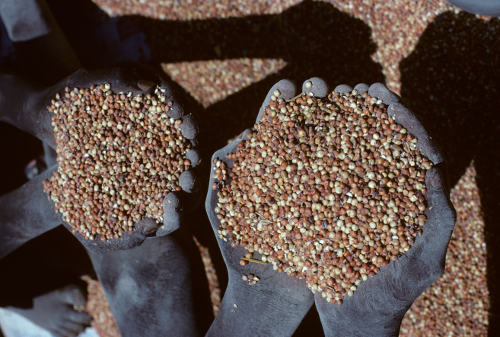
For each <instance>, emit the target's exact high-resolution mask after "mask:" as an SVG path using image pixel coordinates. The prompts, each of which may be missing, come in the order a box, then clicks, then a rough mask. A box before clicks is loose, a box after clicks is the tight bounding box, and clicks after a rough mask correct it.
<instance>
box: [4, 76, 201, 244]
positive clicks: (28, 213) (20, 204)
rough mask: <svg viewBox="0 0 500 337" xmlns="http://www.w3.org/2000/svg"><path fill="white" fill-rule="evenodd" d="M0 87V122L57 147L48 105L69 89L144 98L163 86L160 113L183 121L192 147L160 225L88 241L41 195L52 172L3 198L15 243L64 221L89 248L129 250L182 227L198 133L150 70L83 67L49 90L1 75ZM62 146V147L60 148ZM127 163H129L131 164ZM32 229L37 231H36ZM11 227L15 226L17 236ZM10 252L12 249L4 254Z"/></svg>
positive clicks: (140, 225) (140, 224) (146, 222)
mask: <svg viewBox="0 0 500 337" xmlns="http://www.w3.org/2000/svg"><path fill="white" fill-rule="evenodd" d="M1 83H2V86H1V88H0V107H1V108H2V109H1V111H0V120H2V121H5V122H7V123H9V124H11V125H13V126H15V127H17V128H19V129H21V130H23V131H26V132H28V133H30V134H32V135H34V136H35V137H37V138H38V139H40V140H42V141H43V142H45V143H46V144H48V145H49V146H50V147H52V148H53V149H56V141H55V137H54V132H53V126H52V117H53V113H52V112H50V111H49V110H48V107H49V106H50V105H51V104H52V103H53V100H54V99H55V98H56V95H60V97H63V95H65V93H66V92H65V88H70V90H72V89H73V88H90V87H91V86H97V85H110V89H111V90H112V91H113V92H114V93H118V92H125V93H131V94H132V95H138V94H142V95H146V94H148V93H151V92H152V91H153V90H155V88H160V89H161V90H162V93H163V95H164V96H165V97H166V100H167V101H168V102H170V103H169V108H168V110H167V109H166V111H163V112H162V113H165V114H166V115H167V117H168V118H167V119H169V118H170V119H172V120H173V121H180V122H175V123H178V126H179V129H180V131H181V134H182V136H183V137H184V138H185V139H186V140H187V142H189V143H190V144H191V145H190V147H191V149H190V150H189V151H188V152H187V153H186V158H187V159H188V160H189V169H187V170H184V171H183V172H182V173H181V174H180V176H179V178H178V185H179V187H180V188H179V189H178V190H177V191H168V190H165V193H164V199H163V201H162V208H163V222H162V223H158V222H157V221H156V220H153V219H151V218H143V219H141V220H140V221H137V222H135V223H134V224H133V225H134V226H133V230H132V231H129V232H123V233H122V235H121V237H118V238H108V239H107V240H104V241H102V240H100V239H99V235H96V234H94V233H92V235H91V236H90V238H91V239H90V240H89V237H87V239H86V238H85V237H84V236H83V235H82V234H81V233H80V232H75V230H74V227H71V226H69V225H68V224H67V223H64V222H63V221H62V218H61V216H60V214H59V213H58V212H57V211H56V208H55V205H54V203H53V202H52V201H51V200H49V197H48V196H47V195H46V194H45V193H44V192H43V190H44V189H43V186H42V182H43V181H45V180H46V179H47V178H50V173H46V174H42V175H40V176H37V177H35V178H34V179H32V180H31V181H29V182H28V183H26V185H25V186H22V187H21V188H19V189H18V190H15V191H14V192H12V193H10V194H7V195H4V196H2V197H1V199H2V202H1V206H0V207H1V209H0V216H1V218H0V219H1V221H0V222H1V226H2V227H1V228H2V232H6V233H7V232H8V234H9V235H8V236H9V237H10V238H11V242H14V241H16V240H15V237H16V236H17V235H19V236H22V237H23V239H22V240H18V241H20V243H21V241H23V240H24V238H28V237H34V236H37V235H39V234H41V233H43V231H45V230H49V229H51V228H53V227H55V226H57V225H59V224H61V223H63V224H64V225H65V226H66V228H68V229H69V230H71V231H72V232H74V233H75V235H76V237H77V238H78V239H79V240H80V241H81V242H82V243H83V244H84V245H85V246H86V247H87V248H90V249H93V248H105V249H127V248H131V247H134V246H137V245H139V244H140V243H141V242H143V241H144V240H145V239H147V238H148V237H154V236H163V235H167V234H169V233H171V232H173V231H175V230H176V229H177V228H178V227H179V226H180V223H181V218H182V209H183V206H184V205H186V207H189V205H191V204H192V201H191V199H192V195H193V193H194V192H196V191H197V187H196V184H195V183H196V179H195V178H196V173H195V172H196V170H195V167H196V166H197V165H198V163H199V161H200V158H199V155H198V152H197V150H196V145H197V144H196V137H197V133H198V129H197V126H196V123H195V122H194V118H193V116H192V115H191V114H187V113H185V112H184V111H183V109H182V107H181V106H180V105H179V103H178V102H177V101H176V99H175V97H174V95H173V93H172V90H171V89H170V87H169V86H168V84H167V83H166V81H165V80H164V79H163V78H161V77H160V76H158V75H156V74H155V73H154V72H152V71H150V70H149V69H146V68H142V67H141V68H138V67H135V68H126V69H124V68H120V69H118V68H116V69H110V70H102V71H87V70H83V69H81V70H78V71H76V72H75V73H73V74H72V75H70V76H69V77H67V78H66V79H64V80H62V81H60V82H59V83H57V84H56V85H54V86H52V87H49V88H37V87H36V86H33V85H31V84H30V83H29V82H27V81H24V80H22V79H20V78H19V77H16V76H13V75H2V82H1ZM120 112H121V113H127V112H128V111H125V110H123V109H121V110H120ZM160 137H161V135H160ZM59 145H61V144H59ZM61 148H64V147H63V146H61ZM58 159H60V158H58ZM126 164H127V165H131V163H126ZM57 168H58V167H57V165H56V167H51V168H50V170H49V172H55V171H56V170H57ZM115 192H117V193H119V192H120V191H115ZM84 201H85V200H82V202H84ZM76 211H78V210H76ZM28 224H29V225H28ZM32 224H34V225H33V226H32ZM33 227H35V229H33V230H32V228H33ZM9 228H10V229H9ZM12 228H16V231H15V233H13V230H12ZM4 229H5V230H4ZM11 232H12V233H11ZM24 241H26V240H24ZM16 246H18V245H17V244H16V245H13V246H12V247H11V248H9V252H10V251H11V250H12V249H15V248H16ZM7 253H8V251H6V252H5V254H7Z"/></svg>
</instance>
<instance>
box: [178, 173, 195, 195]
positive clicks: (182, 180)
mask: <svg viewBox="0 0 500 337" xmlns="http://www.w3.org/2000/svg"><path fill="white" fill-rule="evenodd" d="M195 182H196V179H195V176H194V174H193V171H191V170H187V171H184V172H182V173H181V175H180V176H179V186H180V187H181V188H182V190H183V191H185V192H188V193H192V192H193V191H194V190H195Z"/></svg>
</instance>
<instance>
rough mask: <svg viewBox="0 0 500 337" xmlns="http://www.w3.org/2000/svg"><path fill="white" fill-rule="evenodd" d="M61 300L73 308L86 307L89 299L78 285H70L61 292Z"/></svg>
mask: <svg viewBox="0 0 500 337" xmlns="http://www.w3.org/2000/svg"><path fill="white" fill-rule="evenodd" d="M59 296H60V298H61V300H62V301H63V302H65V303H68V304H71V305H73V306H84V305H85V304H86V303H87V299H86V298H85V295H84V293H83V291H82V290H81V289H80V288H79V287H77V286H76V285H73V284H71V285H68V286H66V287H64V288H63V289H61V290H60V291H59Z"/></svg>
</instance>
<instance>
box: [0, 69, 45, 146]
mask: <svg viewBox="0 0 500 337" xmlns="http://www.w3.org/2000/svg"><path fill="white" fill-rule="evenodd" d="M53 94H55V93H53V90H52V89H47V90H45V91H40V90H38V89H35V88H34V87H32V86H31V85H30V84H28V83H26V82H25V81H23V80H22V79H21V78H19V77H17V76H13V75H10V74H2V75H0V121H3V122H7V123H9V124H11V125H13V126H15V127H16V128H18V129H20V130H23V131H25V132H27V133H29V134H31V135H33V136H35V137H37V138H39V139H40V140H42V141H44V142H47V143H48V144H49V145H50V146H51V147H55V145H54V144H55V142H54V138H53V134H52V124H51V114H50V112H49V111H48V110H47V109H46V104H47V103H49V101H47V100H50V98H52V95H53Z"/></svg>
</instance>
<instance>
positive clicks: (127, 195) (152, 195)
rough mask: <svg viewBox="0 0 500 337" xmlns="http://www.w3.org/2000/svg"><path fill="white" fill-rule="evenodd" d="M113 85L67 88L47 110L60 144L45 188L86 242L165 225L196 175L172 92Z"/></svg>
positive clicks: (188, 144) (161, 89) (64, 218)
mask: <svg viewBox="0 0 500 337" xmlns="http://www.w3.org/2000/svg"><path fill="white" fill-rule="evenodd" d="M111 89H112V88H111V86H110V85H109V84H103V85H97V86H91V87H90V88H81V89H78V88H73V89H70V88H65V92H64V94H62V95H59V94H57V95H56V97H55V99H53V100H52V102H51V104H50V106H49V107H48V110H49V111H51V112H53V113H54V116H53V118H52V126H53V129H54V135H55V139H56V143H57V161H58V164H59V167H58V170H57V172H55V173H54V175H53V176H52V177H51V178H50V179H49V180H47V181H45V182H44V187H45V191H46V192H47V193H48V194H49V195H50V197H51V199H52V200H53V201H54V202H55V206H56V209H57V211H59V212H60V213H61V214H62V217H63V220H64V221H66V222H67V223H68V224H69V225H70V226H71V227H72V228H73V229H74V231H77V232H80V233H81V234H83V236H84V237H85V238H86V239H90V240H93V239H97V238H100V239H101V240H103V241H104V240H108V239H111V238H118V237H120V236H121V235H122V234H123V233H124V232H130V231H132V230H133V229H134V224H135V223H136V222H137V221H139V220H141V219H143V218H145V217H149V218H152V219H154V220H156V221H158V222H162V221H163V206H162V201H163V199H164V197H165V195H166V194H168V193H169V192H172V191H178V190H180V187H179V176H180V175H181V173H182V172H183V171H185V170H188V169H189V168H190V162H189V160H188V159H186V153H187V151H188V150H189V149H190V147H191V144H190V142H189V140H187V139H185V138H184V137H183V136H182V134H181V130H180V124H181V122H182V121H181V120H174V119H173V118H170V117H169V116H168V114H167V112H168V111H169V109H170V108H171V106H172V104H173V102H172V101H170V100H169V99H167V97H166V94H165V90H164V89H163V88H160V87H156V88H155V89H154V90H153V92H152V93H151V94H137V95H134V94H132V93H130V92H129V93H126V92H120V93H114V92H113V91H112V90H111Z"/></svg>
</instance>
